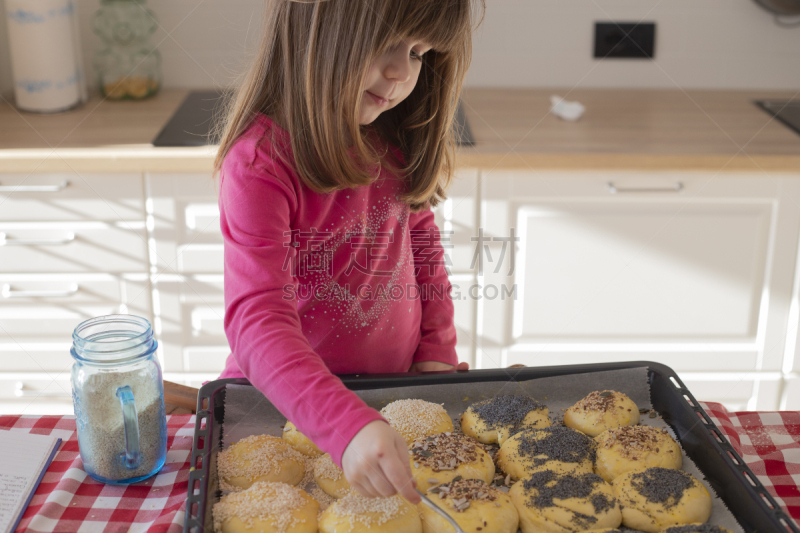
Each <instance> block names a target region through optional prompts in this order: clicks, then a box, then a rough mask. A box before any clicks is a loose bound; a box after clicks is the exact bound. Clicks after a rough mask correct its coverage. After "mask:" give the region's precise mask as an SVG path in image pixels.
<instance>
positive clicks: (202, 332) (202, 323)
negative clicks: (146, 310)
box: [156, 274, 230, 372]
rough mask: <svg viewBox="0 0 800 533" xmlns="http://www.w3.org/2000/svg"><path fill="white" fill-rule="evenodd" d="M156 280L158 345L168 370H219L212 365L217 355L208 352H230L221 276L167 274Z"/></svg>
mask: <svg viewBox="0 0 800 533" xmlns="http://www.w3.org/2000/svg"><path fill="white" fill-rule="evenodd" d="M157 280H158V282H157V284H156V292H157V294H158V314H159V318H160V321H161V324H162V327H161V333H160V334H159V342H160V343H161V347H162V350H163V353H164V365H165V369H166V371H168V372H198V371H203V372H204V371H218V369H216V368H213V366H214V365H213V363H209V361H214V358H215V357H216V356H215V355H208V350H211V351H218V352H220V353H222V352H225V353H226V354H227V353H229V352H230V350H229V348H228V340H227V338H226V336H225V331H224V329H223V318H224V315H225V299H224V298H225V297H224V293H223V287H222V283H223V277H222V274H213V275H209V274H192V275H165V276H158V277H157ZM223 361H224V360H223ZM223 364H224V363H223ZM198 365H199V367H198ZM209 365H210V366H209ZM219 370H221V368H220V369H219Z"/></svg>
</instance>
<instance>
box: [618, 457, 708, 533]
mask: <svg viewBox="0 0 800 533" xmlns="http://www.w3.org/2000/svg"><path fill="white" fill-rule="evenodd" d="M612 485H613V486H614V490H615V491H616V494H617V498H619V501H620V505H622V523H623V524H624V525H625V526H627V527H630V528H632V529H639V530H641V531H645V532H647V533H659V532H660V531H661V530H663V529H667V528H669V527H672V526H680V525H688V524H697V523H700V524H702V523H705V522H707V521H708V519H709V517H710V516H711V495H710V494H709V493H708V490H707V489H706V488H705V486H703V484H702V483H700V481H698V480H697V479H696V478H695V477H694V476H692V475H690V474H687V473H686V472H683V471H681V470H673V469H670V468H658V467H655V468H648V469H647V470H637V471H633V472H627V473H625V474H622V475H621V476H619V477H617V478H616V479H614V481H613V482H612Z"/></svg>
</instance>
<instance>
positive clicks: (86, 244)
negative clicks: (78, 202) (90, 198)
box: [0, 220, 148, 272]
mask: <svg viewBox="0 0 800 533" xmlns="http://www.w3.org/2000/svg"><path fill="white" fill-rule="evenodd" d="M147 270H148V264H147V233H146V229H145V224H144V221H143V220H142V221H119V222H100V221H95V222H77V221H76V222H72V221H61V222H0V272H147Z"/></svg>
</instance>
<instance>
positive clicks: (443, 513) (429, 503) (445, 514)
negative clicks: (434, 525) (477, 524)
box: [416, 489, 466, 533]
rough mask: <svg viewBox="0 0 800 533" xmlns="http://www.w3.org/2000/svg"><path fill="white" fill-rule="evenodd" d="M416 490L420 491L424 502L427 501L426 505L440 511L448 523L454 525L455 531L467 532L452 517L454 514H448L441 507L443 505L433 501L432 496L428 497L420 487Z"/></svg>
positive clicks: (458, 532)
mask: <svg viewBox="0 0 800 533" xmlns="http://www.w3.org/2000/svg"><path fill="white" fill-rule="evenodd" d="M416 491H417V492H419V495H420V497H421V498H422V501H423V502H425V505H427V506H428V507H430V508H431V509H433V510H434V511H436V512H437V513H439V516H441V517H442V518H444V519H445V520H447V522H448V523H449V524H450V525H451V526H453V529H454V530H455V532H456V533H466V531H464V530H463V529H461V527H460V526H459V525H458V523H457V522H456V521H455V520H453V517H452V516H450V515H449V514H447V513H446V512H445V511H444V510H443V509H442V508H441V507H439V506H438V505H436V504H435V503H433V502H432V501H431V499H430V498H428V497H427V496H426V495H425V493H424V492H422V491H421V490H419V489H416Z"/></svg>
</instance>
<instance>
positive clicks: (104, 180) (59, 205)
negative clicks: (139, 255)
mask: <svg viewBox="0 0 800 533" xmlns="http://www.w3.org/2000/svg"><path fill="white" fill-rule="evenodd" d="M0 204H2V208H0V220H4V221H24V220H30V221H43V220H51V221H59V220H71V221H75V220H144V214H145V211H144V187H143V182H142V175H141V174H111V175H106V174H104V175H96V174H90V175H88V176H82V175H77V174H73V173H70V174H29V175H26V174H0Z"/></svg>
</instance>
